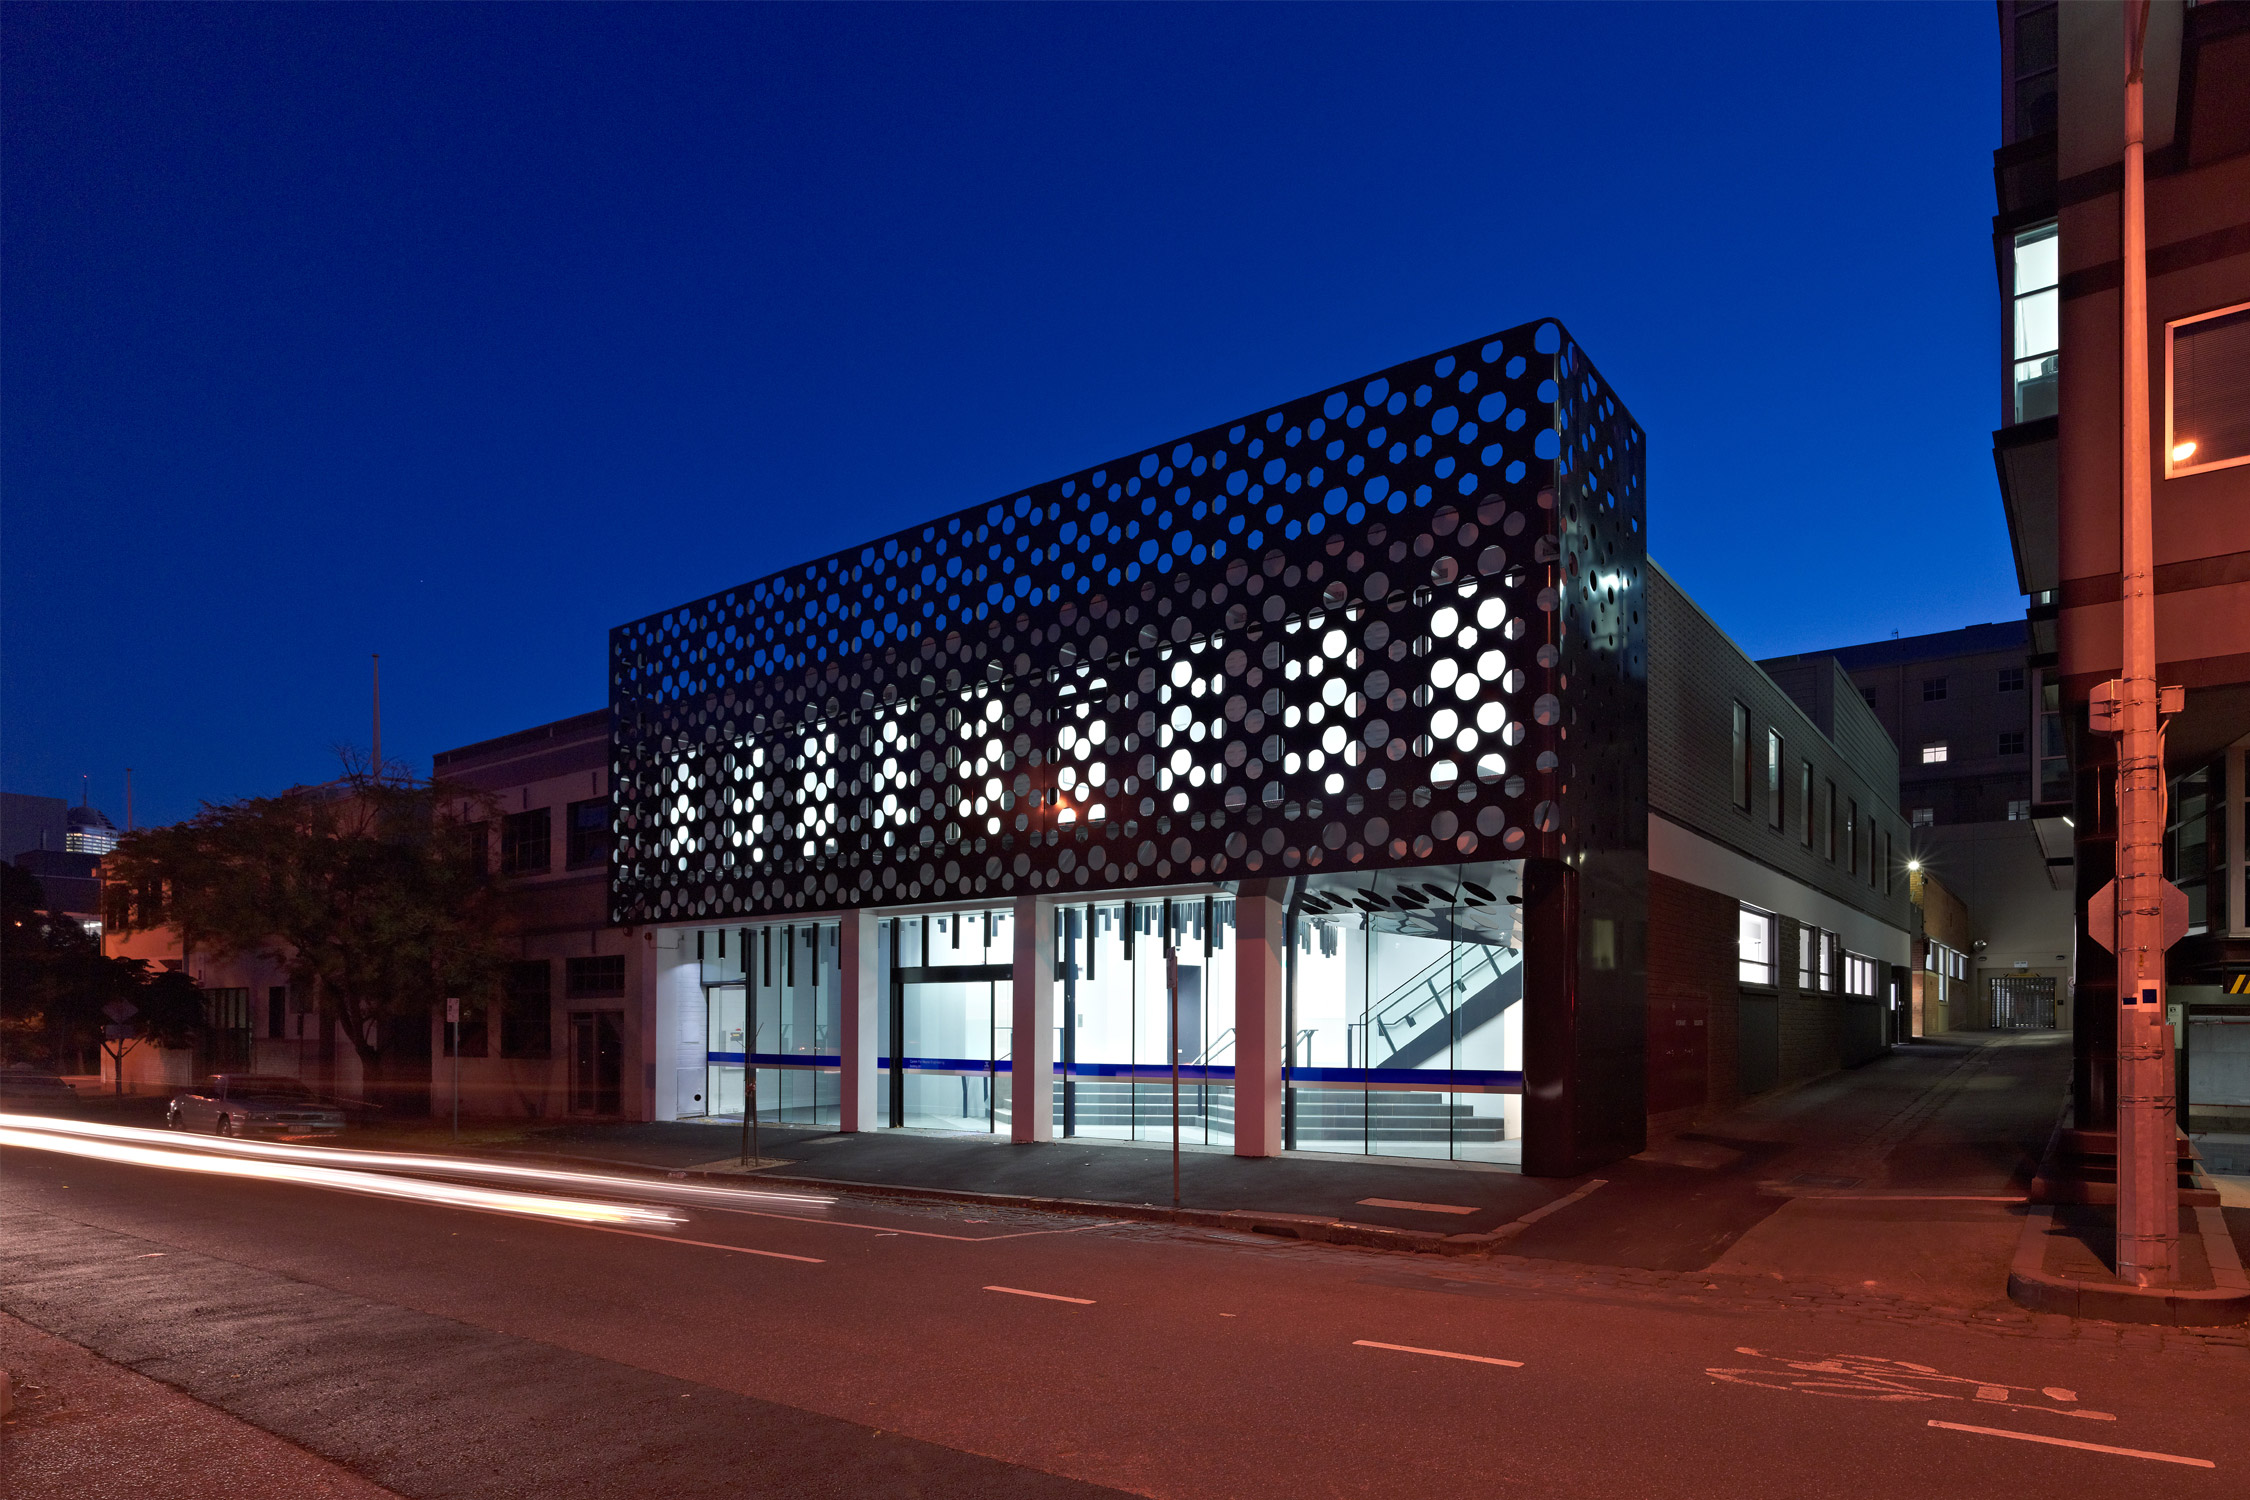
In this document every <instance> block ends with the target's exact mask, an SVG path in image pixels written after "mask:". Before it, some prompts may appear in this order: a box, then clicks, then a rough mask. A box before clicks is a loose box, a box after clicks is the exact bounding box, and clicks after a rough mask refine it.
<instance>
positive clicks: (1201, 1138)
mask: <svg viewBox="0 0 2250 1500" xmlns="http://www.w3.org/2000/svg"><path fill="white" fill-rule="evenodd" d="M1167 938H1169V941H1170V946H1171V949H1172V952H1173V954H1174V957H1175V959H1176V961H1177V967H1178V974H1179V1035H1178V1046H1177V1053H1178V1062H1179V1073H1180V1139H1181V1140H1182V1141H1183V1142H1186V1143H1188V1144H1190V1145H1206V1146H1227V1145H1231V1144H1233V1141H1234V1042H1235V1030H1234V901H1233V899H1232V898H1231V897H1227V896H1213V897H1211V898H1209V899H1208V900H1206V899H1205V898H1203V897H1199V896H1198V897H1187V898H1176V899H1174V900H1172V901H1169V902H1166V901H1163V900H1155V901H1146V900H1141V901H1096V902H1087V903H1083V904H1080V905H1076V906H1070V907H1065V908H1063V909H1062V910H1061V911H1060V912H1058V913H1057V918H1056V946H1057V949H1058V953H1057V958H1058V960H1059V966H1058V971H1059V972H1060V973H1061V974H1062V976H1063V982H1062V985H1061V987H1060V994H1059V995H1058V996H1057V1000H1056V1014H1055V1019H1056V1029H1057V1038H1056V1046H1055V1061H1056V1070H1057V1072H1058V1074H1059V1075H1060V1082H1059V1085H1058V1089H1057V1093H1056V1098H1055V1130H1056V1133H1057V1134H1059V1135H1073V1136H1083V1137H1093V1138H1107V1139H1110V1140H1144V1141H1168V1140H1170V1139H1171V1138H1172V1063H1173V1050H1174V1049H1173V1046H1172V1042H1173V1033H1172V1000H1171V989H1170V986H1169V984H1168V983H1167V978H1166V967H1165V948H1166V942H1167Z"/></svg>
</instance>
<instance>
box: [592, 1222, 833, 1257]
mask: <svg viewBox="0 0 2250 1500" xmlns="http://www.w3.org/2000/svg"><path fill="white" fill-rule="evenodd" d="M579 1227H580V1228H582V1229H591V1230H593V1231H594V1233H596V1234H622V1235H628V1236H630V1237H631V1238H633V1239H636V1240H655V1241H656V1242H657V1243H658V1244H662V1245H693V1246H695V1248H696V1249H698V1250H726V1251H729V1252H731V1253H733V1254H735V1255H762V1256H764V1257H765V1258H766V1259H767V1260H794V1261H802V1262H803V1263H804V1264H806V1265H808V1266H825V1265H827V1264H828V1262H827V1261H824V1260H822V1259H821V1258H820V1257H819V1256H817V1255H784V1254H782V1253H781V1252H780V1251H779V1250H753V1249H751V1248H750V1247H749V1246H748V1245H722V1244H719V1243H718V1242H717V1241H715V1240H683V1239H681V1238H680V1237H679V1236H677V1235H670V1234H649V1233H646V1232H644V1231H642V1230H639V1229H610V1228H606V1227H605V1226H603V1225H600V1224H584V1225H580V1226H579Z"/></svg>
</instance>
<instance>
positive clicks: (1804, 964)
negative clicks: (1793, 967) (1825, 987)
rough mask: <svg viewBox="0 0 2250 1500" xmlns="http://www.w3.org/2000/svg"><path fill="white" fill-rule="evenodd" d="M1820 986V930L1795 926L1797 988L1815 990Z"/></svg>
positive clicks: (1799, 924) (1800, 925)
mask: <svg viewBox="0 0 2250 1500" xmlns="http://www.w3.org/2000/svg"><path fill="white" fill-rule="evenodd" d="M1819 984H1820V929H1819V928H1817V927H1808V926H1806V925H1805V924H1804V923H1802V922H1800V923H1798V924H1797V988H1798V989H1801V990H1810V989H1816V988H1818V987H1819Z"/></svg>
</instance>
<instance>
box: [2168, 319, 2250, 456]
mask: <svg viewBox="0 0 2250 1500" xmlns="http://www.w3.org/2000/svg"><path fill="white" fill-rule="evenodd" d="M2164 410H2165V429H2166V431H2165V441H2164V472H2165V474H2166V475H2167V476H2168V477H2177V476H2179V475H2182V474H2196V473H2200V472H2202V471H2203V470H2206V469H2223V468H2227V467H2230V466H2232V465H2234V464H2244V463H2250V303H2242V304H2239V305H2237V306H2234V307H2226V308H2221V309H2219V310H2218V311H2217V312H2208V313H2203V314H2201V315H2199V316H2197V317H2193V318H2184V319H2182V320H2181V321H2179V322H2177V323H2168V324H2166V325H2165V328H2164Z"/></svg>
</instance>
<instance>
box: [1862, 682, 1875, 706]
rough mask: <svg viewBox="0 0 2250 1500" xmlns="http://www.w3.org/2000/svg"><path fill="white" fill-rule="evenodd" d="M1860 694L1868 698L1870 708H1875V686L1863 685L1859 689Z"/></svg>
mask: <svg viewBox="0 0 2250 1500" xmlns="http://www.w3.org/2000/svg"><path fill="white" fill-rule="evenodd" d="M1859 695H1860V696H1861V697H1862V698H1865V699H1866V700H1867V706H1868V707H1869V708H1873V707H1874V706H1875V690H1874V689H1873V688H1871V687H1863V688H1861V689H1860V690H1859Z"/></svg>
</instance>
